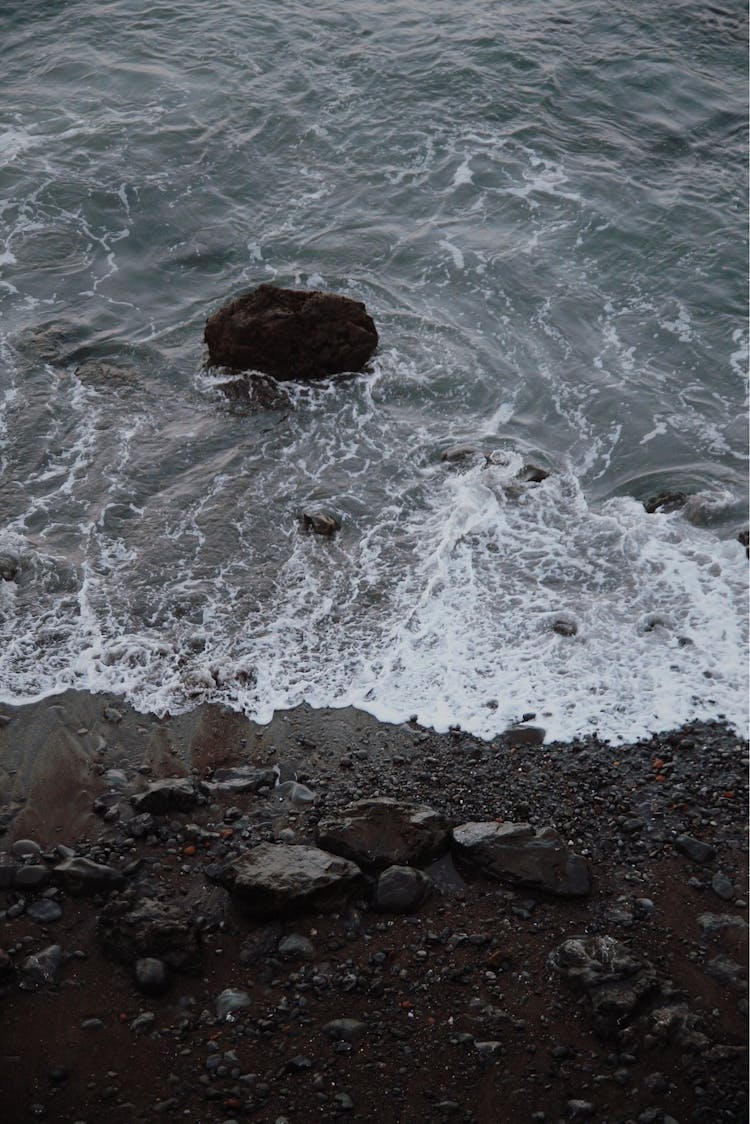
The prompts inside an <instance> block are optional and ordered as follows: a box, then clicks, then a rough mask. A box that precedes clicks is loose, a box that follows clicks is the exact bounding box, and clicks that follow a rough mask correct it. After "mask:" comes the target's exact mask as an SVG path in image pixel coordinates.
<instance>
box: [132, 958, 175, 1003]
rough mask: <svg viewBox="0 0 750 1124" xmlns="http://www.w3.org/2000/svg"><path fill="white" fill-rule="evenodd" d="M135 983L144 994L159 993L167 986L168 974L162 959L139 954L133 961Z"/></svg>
mask: <svg viewBox="0 0 750 1124" xmlns="http://www.w3.org/2000/svg"><path fill="white" fill-rule="evenodd" d="M134 974H135V985H136V987H137V988H138V990H139V991H140V992H142V993H143V994H144V995H161V994H162V992H164V991H166V990H167V988H168V987H169V974H168V972H167V966H166V964H165V963H164V961H163V960H159V959H158V958H157V957H155V956H141V957H140V958H139V959H138V960H136V962H135V970H134Z"/></svg>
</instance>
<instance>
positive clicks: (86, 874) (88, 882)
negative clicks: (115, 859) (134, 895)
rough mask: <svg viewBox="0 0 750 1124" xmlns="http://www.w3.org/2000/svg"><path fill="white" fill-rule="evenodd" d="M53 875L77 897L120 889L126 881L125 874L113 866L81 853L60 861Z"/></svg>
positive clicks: (61, 885) (67, 891)
mask: <svg viewBox="0 0 750 1124" xmlns="http://www.w3.org/2000/svg"><path fill="white" fill-rule="evenodd" d="M52 877H53V878H54V880H55V882H56V883H57V885H58V886H60V887H62V889H63V890H64V891H65V892H66V893H67V894H71V895H72V896H73V897H76V898H80V897H86V896H87V895H88V894H100V893H103V892H106V891H109V890H119V889H120V887H121V886H122V885H123V884H124V882H125V877H124V875H123V874H121V873H120V871H119V870H115V868H114V867H113V866H105V865H104V864H103V863H95V862H92V861H91V859H86V858H84V857H83V856H81V855H74V856H73V858H70V859H65V860H64V861H63V862H61V863H58V864H57V866H56V867H55V868H54V869H53V871H52Z"/></svg>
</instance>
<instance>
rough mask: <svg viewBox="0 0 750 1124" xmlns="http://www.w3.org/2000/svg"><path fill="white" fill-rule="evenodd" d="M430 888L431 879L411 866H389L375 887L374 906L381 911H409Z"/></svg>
mask: <svg viewBox="0 0 750 1124" xmlns="http://www.w3.org/2000/svg"><path fill="white" fill-rule="evenodd" d="M431 890H432V879H431V878H428V876H427V875H426V874H423V873H422V871H421V870H415V869H414V867H411V866H389V867H388V868H387V869H386V870H384V871H383V872H382V874H381V875H380V877H379V878H378V882H377V885H376V887H375V899H374V905H375V908H376V909H378V910H380V911H381V912H383V913H411V912H412V910H415V909H418V907H419V906H420V905H421V904H422V902H423V901H424V900H425V898H426V897H427V896H428V895H429V894H430V892H431Z"/></svg>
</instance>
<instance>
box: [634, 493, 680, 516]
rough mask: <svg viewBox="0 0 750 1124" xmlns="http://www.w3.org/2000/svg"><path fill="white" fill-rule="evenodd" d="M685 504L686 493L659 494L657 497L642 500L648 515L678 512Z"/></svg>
mask: <svg viewBox="0 0 750 1124" xmlns="http://www.w3.org/2000/svg"><path fill="white" fill-rule="evenodd" d="M687 502H688V495H687V492H659V494H658V495H656V496H651V497H650V498H649V499H647V500H644V503H643V506H644V507H645V509H646V511H647V512H648V513H649V515H653V514H654V513H655V512H657V511H661V512H664V513H665V514H666V513H668V512H670V511H679V510H680V508H681V507H684V506H685V504H686V503H687Z"/></svg>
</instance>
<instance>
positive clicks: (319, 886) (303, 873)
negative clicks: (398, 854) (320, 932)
mask: <svg viewBox="0 0 750 1124" xmlns="http://www.w3.org/2000/svg"><path fill="white" fill-rule="evenodd" d="M214 877H215V880H216V881H217V882H218V883H219V885H221V886H223V887H224V888H225V889H226V890H228V891H229V893H230V895H231V898H232V901H233V902H234V904H235V905H236V906H237V908H238V909H239V910H240V911H241V912H242V913H244V914H246V915H247V916H249V917H253V918H255V919H256V920H259V921H266V920H268V919H269V918H272V917H288V916H291V915H293V914H296V913H303V912H306V911H313V912H318V913H326V912H330V911H331V910H336V909H339V908H341V907H343V906H345V905H346V903H347V902H348V901H349V900H350V898H352V897H353V896H355V895H356V894H358V893H360V892H361V891H362V889H363V887H364V879H363V878H362V872H361V871H360V869H359V867H357V866H355V864H354V863H351V862H347V860H346V859H341V858H337V857H336V856H334V855H329V854H327V853H326V852H325V851H321V850H319V849H318V848H317V847H302V846H297V845H289V846H281V845H277V844H273V843H261V844H259V845H258V846H257V847H253V848H252V850H250V851H246V852H245V853H244V854H242V855H239V856H238V857H237V858H235V859H233V860H232V861H231V862H230V863H229V864H228V865H227V866H225V867H224V868H223V869H222V870H221V871H219V872H218V873H217V874H216V875H215V876H214Z"/></svg>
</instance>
